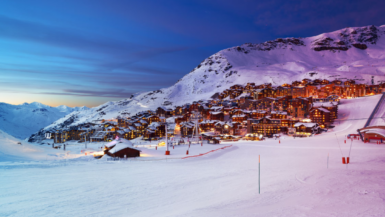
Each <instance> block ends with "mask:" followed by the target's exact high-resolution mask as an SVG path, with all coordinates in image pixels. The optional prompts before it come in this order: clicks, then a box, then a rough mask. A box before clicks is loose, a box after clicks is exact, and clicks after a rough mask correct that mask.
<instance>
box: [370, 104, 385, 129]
mask: <svg viewBox="0 0 385 217" xmlns="http://www.w3.org/2000/svg"><path fill="white" fill-rule="evenodd" d="M384 125H385V100H382V101H381V102H380V104H379V106H378V109H377V111H375V113H374V115H373V118H372V120H371V121H370V124H369V126H384Z"/></svg>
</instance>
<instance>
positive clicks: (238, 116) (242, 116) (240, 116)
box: [233, 115, 246, 118]
mask: <svg viewBox="0 0 385 217" xmlns="http://www.w3.org/2000/svg"><path fill="white" fill-rule="evenodd" d="M244 117H246V115H233V118H244Z"/></svg>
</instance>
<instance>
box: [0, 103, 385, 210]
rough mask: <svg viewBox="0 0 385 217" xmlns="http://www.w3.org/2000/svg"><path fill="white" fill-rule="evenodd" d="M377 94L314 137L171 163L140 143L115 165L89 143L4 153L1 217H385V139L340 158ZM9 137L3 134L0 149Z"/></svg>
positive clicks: (346, 107) (174, 154)
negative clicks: (88, 151) (90, 153)
mask: <svg viewBox="0 0 385 217" xmlns="http://www.w3.org/2000/svg"><path fill="white" fill-rule="evenodd" d="M380 97H381V96H372V97H364V98H358V99H350V100H343V101H342V104H341V105H340V107H339V112H340V114H341V115H340V118H339V119H340V120H341V121H337V123H338V124H337V126H336V127H335V128H334V129H333V130H332V131H329V132H327V133H324V134H321V135H317V136H315V137H311V138H301V139H298V138H297V139H293V138H289V137H285V138H284V139H281V143H279V142H278V140H267V141H263V142H247V141H244V142H234V143H224V144H221V145H208V144H204V145H203V147H202V146H199V145H193V146H192V147H191V149H190V155H196V154H200V153H205V152H207V151H210V150H214V149H217V148H219V147H224V146H228V145H232V146H231V147H228V148H225V149H220V150H218V151H215V152H212V153H209V154H206V155H203V156H200V157H196V158H188V159H180V158H182V157H184V156H186V155H185V152H186V149H187V146H180V147H177V148H175V149H171V156H169V157H168V159H167V160H166V158H165V156H164V155H163V153H164V148H160V149H158V150H155V149H146V148H143V149H142V150H143V154H144V157H142V158H139V159H137V160H129V161H119V162H118V161H106V160H93V159H92V158H91V157H86V156H84V154H82V153H79V152H80V151H81V150H82V147H83V145H84V144H82V145H79V146H77V145H75V144H74V145H73V146H72V147H71V145H70V146H69V147H68V150H67V151H69V154H66V155H63V156H67V157H63V158H60V159H67V160H56V161H52V159H47V160H46V159H44V157H43V154H42V155H41V156H40V155H39V157H36V158H35V159H31V157H29V155H27V154H25V155H21V157H15V155H12V154H13V153H14V152H11V151H10V150H8V151H3V152H0V157H1V158H3V157H4V158H5V156H8V157H7V158H5V159H6V161H3V162H1V161H0V174H1V177H0V216H71V215H72V216H383V215H384V213H385V203H384V199H385V182H384V181H385V167H384V163H385V156H384V153H385V146H381V145H376V144H368V143H366V144H364V143H362V142H361V141H357V140H354V141H353V143H352V151H351V155H350V157H351V163H350V164H348V165H343V164H342V163H341V161H342V160H341V156H348V154H349V148H350V145H351V141H350V140H349V141H347V143H346V144H345V143H344V137H345V135H347V134H349V133H355V132H356V129H357V128H361V127H363V125H364V124H365V122H366V119H365V118H367V117H369V115H370V113H371V112H372V110H373V108H374V106H375V105H376V103H377V102H378V100H379V98H380ZM0 135H1V134H0ZM0 138H1V137H0ZM10 141H11V139H10V138H9V139H8V143H9V142H10ZM8 143H6V142H5V141H4V139H3V140H1V139H0V146H1V148H2V150H6V148H4V147H9V146H7V144H8ZM27 145H28V144H23V146H27ZM339 145H340V146H341V148H340V147H339ZM97 147H98V146H97V144H95V147H90V148H95V149H97ZM35 148H39V149H47V150H45V151H46V152H47V153H49V152H50V151H54V152H63V151H62V150H52V149H48V148H47V147H45V148H44V147H41V146H35ZM10 153H12V154H10ZM49 154H50V155H49V156H51V157H52V158H54V159H55V158H59V157H53V155H54V154H53V153H49ZM81 154H82V155H81ZM328 154H329V165H328V168H327V156H328ZM30 155H31V154H30ZM258 155H260V156H261V194H258ZM56 156H58V155H56ZM59 156H62V155H59ZM79 156H83V157H79ZM27 157H28V158H27ZM170 158H175V159H170ZM27 159H28V160H27Z"/></svg>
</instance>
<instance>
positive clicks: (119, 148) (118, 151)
mask: <svg viewBox="0 0 385 217" xmlns="http://www.w3.org/2000/svg"><path fill="white" fill-rule="evenodd" d="M140 152H141V151H140V150H138V149H136V148H133V146H132V143H131V142H130V141H129V140H126V139H122V138H118V139H115V140H114V141H112V142H110V143H108V144H106V145H105V150H104V153H105V154H106V155H108V156H110V157H119V158H125V157H140Z"/></svg>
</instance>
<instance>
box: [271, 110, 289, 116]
mask: <svg viewBox="0 0 385 217" xmlns="http://www.w3.org/2000/svg"><path fill="white" fill-rule="evenodd" d="M271 114H279V115H287V112H285V111H272V112H271Z"/></svg>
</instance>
